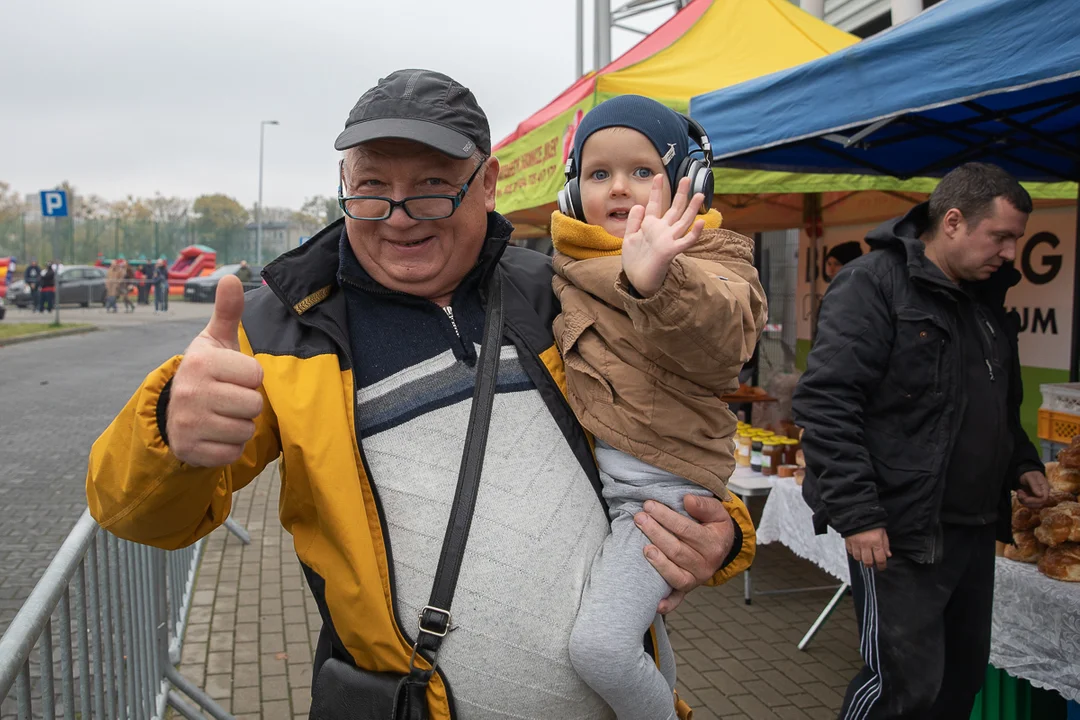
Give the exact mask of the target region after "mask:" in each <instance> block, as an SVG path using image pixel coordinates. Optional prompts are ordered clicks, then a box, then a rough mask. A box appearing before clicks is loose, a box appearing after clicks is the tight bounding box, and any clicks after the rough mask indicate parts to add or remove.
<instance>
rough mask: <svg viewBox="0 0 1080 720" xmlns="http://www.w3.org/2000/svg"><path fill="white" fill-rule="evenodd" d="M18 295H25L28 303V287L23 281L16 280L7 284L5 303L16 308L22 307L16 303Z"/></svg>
mask: <svg viewBox="0 0 1080 720" xmlns="http://www.w3.org/2000/svg"><path fill="white" fill-rule="evenodd" d="M20 294H23V295H26V297H27V303H29V302H30V300H29V298H30V286H29V285H27V284H26V281H25V280H16V281H15V282H13V283H8V286H7V301H8V304H10V305H14V306H16V307H23V306H22V305H20V304H19V303H18V300H17V298H18V297H19V295H20Z"/></svg>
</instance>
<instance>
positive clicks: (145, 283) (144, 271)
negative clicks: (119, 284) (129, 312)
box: [135, 262, 154, 305]
mask: <svg viewBox="0 0 1080 720" xmlns="http://www.w3.org/2000/svg"><path fill="white" fill-rule="evenodd" d="M153 273H154V266H153V265H152V264H150V263H149V262H144V263H142V264H140V265H139V268H138V270H136V272H135V279H136V281H137V282H138V284H139V304H140V305H149V304H150V276H151V275H153Z"/></svg>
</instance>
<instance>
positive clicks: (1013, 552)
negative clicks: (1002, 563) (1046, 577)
mask: <svg viewBox="0 0 1080 720" xmlns="http://www.w3.org/2000/svg"><path fill="white" fill-rule="evenodd" d="M1045 551H1046V546H1045V545H1043V544H1042V543H1041V542H1039V541H1038V540H1036V539H1035V533H1033V532H1031V531H1030V530H1022V531H1019V532H1013V544H1012V545H1006V546H1005V557H1007V558H1008V559H1009V560H1016V561H1017V562H1024V563H1033V562H1037V561H1038V559H1039V558H1041V557H1042V555H1043V553H1044V552H1045Z"/></svg>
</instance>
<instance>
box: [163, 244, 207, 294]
mask: <svg viewBox="0 0 1080 720" xmlns="http://www.w3.org/2000/svg"><path fill="white" fill-rule="evenodd" d="M215 267H217V251H216V250H214V248H212V247H207V246H206V245H189V246H188V247H186V248H184V249H183V250H181V251H180V255H179V257H177V258H176V262H174V263H173V264H172V265H171V266H170V267H169V295H181V296H182V295H183V294H184V283H186V282H187V281H188V280H190V279H191V278H196V277H201V276H203V275H209V274H210V273H212V272H214V268H215Z"/></svg>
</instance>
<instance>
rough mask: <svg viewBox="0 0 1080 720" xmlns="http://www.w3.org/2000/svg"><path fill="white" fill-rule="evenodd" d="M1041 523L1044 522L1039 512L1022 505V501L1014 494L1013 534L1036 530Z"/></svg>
mask: <svg viewBox="0 0 1080 720" xmlns="http://www.w3.org/2000/svg"><path fill="white" fill-rule="evenodd" d="M1040 522H1042V519H1041V518H1040V517H1039V511H1038V510H1032V509H1031V508H1029V507H1025V506H1023V505H1021V504H1020V500H1018V499H1017V497H1016V495H1015V494H1014V495H1013V499H1012V529H1013V532H1014V533H1015V532H1017V531H1023V530H1034V529H1035V528H1037V527H1039V523H1040Z"/></svg>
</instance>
